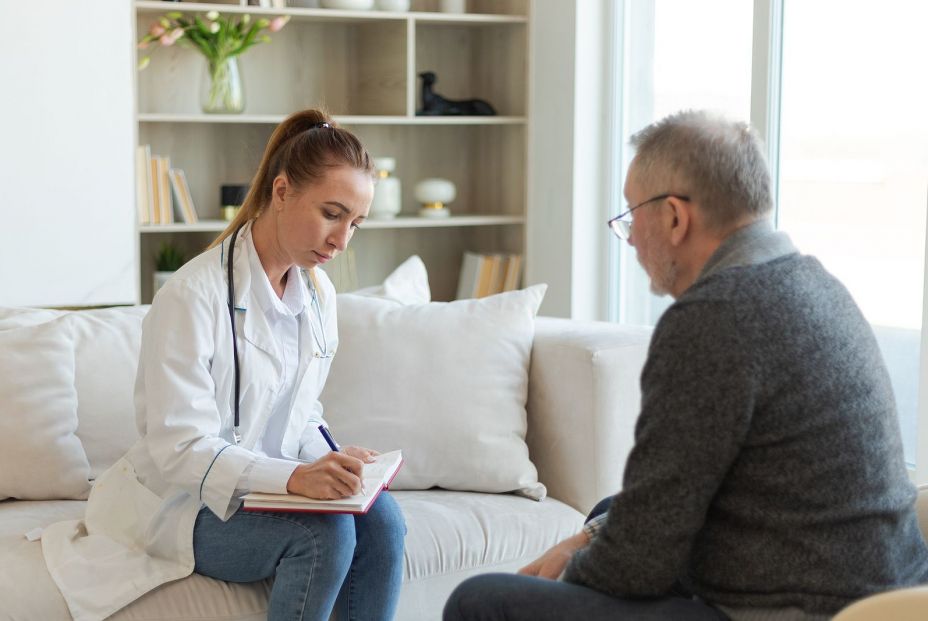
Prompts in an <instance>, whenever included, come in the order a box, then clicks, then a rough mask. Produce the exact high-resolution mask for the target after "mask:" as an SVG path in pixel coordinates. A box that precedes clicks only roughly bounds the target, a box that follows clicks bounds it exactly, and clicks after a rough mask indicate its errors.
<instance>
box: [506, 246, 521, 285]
mask: <svg viewBox="0 0 928 621" xmlns="http://www.w3.org/2000/svg"><path fill="white" fill-rule="evenodd" d="M521 275H522V255H521V254H512V255H509V260H508V261H507V262H506V276H505V278H504V279H503V291H515V290H516V289H518V288H519V277H520V276H521Z"/></svg>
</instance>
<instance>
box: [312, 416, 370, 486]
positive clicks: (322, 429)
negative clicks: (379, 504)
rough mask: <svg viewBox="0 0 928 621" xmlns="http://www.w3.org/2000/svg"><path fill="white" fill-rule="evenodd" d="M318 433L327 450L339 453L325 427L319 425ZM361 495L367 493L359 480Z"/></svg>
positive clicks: (362, 481) (362, 482) (333, 439)
mask: <svg viewBox="0 0 928 621" xmlns="http://www.w3.org/2000/svg"><path fill="white" fill-rule="evenodd" d="M319 433H321V434H322V437H323V438H325V443H326V444H328V445H329V448H330V449H332V451H334V452H336V453H338V452H340V451H341V449H339V448H338V444H336V443H335V438H333V437H332V434H331V433H329V430H328V429H327V428H326V426H325V425H319ZM361 493H362V494H366V493H367V490H366V489H365V488H364V479H361Z"/></svg>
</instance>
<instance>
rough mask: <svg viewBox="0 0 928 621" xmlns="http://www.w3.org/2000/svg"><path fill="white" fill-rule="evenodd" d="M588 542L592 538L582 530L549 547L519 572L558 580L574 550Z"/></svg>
mask: <svg viewBox="0 0 928 621" xmlns="http://www.w3.org/2000/svg"><path fill="white" fill-rule="evenodd" d="M588 543H590V538H589V537H587V534H586V533H584V532H582V531H581V532H579V533H577V534H576V535H574V536H573V537H569V538H567V539H565V540H564V541H562V542H560V543H559V544H557V545H556V546H554V547H552V548H551V549H549V550H548V551H547V552H545V553H544V554H542V555H541V556H540V557H539V558H538V559H537V560H535V561H534V562H532V563H529V564H528V565H526V566H525V567H523V568H522V569H520V570H519V573H520V574H522V575H524V576H537V577H539V578H548V579H549V580H557V578H558V576H560V575H561V574H562V573H564V568H565V567H567V563H568V561H570V558H571V557H572V556H573V555H574V552H576V551H577V550H579V549H580V548H584V547H586V545H587V544H588Z"/></svg>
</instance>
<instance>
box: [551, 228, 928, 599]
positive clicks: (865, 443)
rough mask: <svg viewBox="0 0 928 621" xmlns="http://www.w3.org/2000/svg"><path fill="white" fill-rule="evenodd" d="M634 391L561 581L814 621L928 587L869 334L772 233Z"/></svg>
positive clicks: (706, 273) (674, 320)
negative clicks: (622, 444) (638, 393)
mask: <svg viewBox="0 0 928 621" xmlns="http://www.w3.org/2000/svg"><path fill="white" fill-rule="evenodd" d="M641 390H642V404H641V415H640V417H639V420H638V423H637V427H636V429H635V446H634V448H633V450H632V452H631V454H630V455H629V458H628V463H627V466H626V470H625V480H624V485H623V489H622V491H621V493H620V494H619V495H617V496H616V498H615V500H614V501H613V503H612V505H611V507H610V509H609V512H608V514H606V515H605V516H604V521H603V523H602V526H601V528H600V530H599V532H598V534H597V536H596V537H595V538H594V539H593V541H592V542H591V544H590V545H589V546H587V547H586V548H585V549H583V550H581V551H580V552H578V553H577V554H575V555H574V558H573V559H572V561H571V562H570V564H569V565H568V568H567V572H566V574H565V579H566V580H568V581H570V582H575V583H579V584H584V585H587V586H589V587H592V588H595V589H597V590H600V591H603V592H606V593H610V594H613V595H616V596H625V597H640V596H657V595H661V594H666V593H668V592H670V591H671V590H672V589H673V588H674V587H675V585H682V586H683V587H684V588H685V589H687V590H689V591H690V592H692V593H694V594H696V595H698V596H700V597H702V598H703V599H705V600H707V601H709V602H713V603H716V604H718V605H721V606H727V607H732V608H785V607H790V606H794V607H798V608H801V609H804V610H806V611H808V612H810V613H831V612H834V611H837V610H838V609H840V608H841V607H843V606H845V605H846V604H848V603H849V602H851V601H852V600H855V599H858V598H860V597H863V596H866V595H868V594H872V593H875V592H878V591H883V590H886V589H889V588H892V587H897V586H905V585H912V584H916V583H920V582H926V581H928V550H926V546H925V543H924V541H923V540H922V537H921V535H920V533H919V530H918V524H917V521H916V517H915V512H914V502H915V495H916V492H915V489H914V487H913V485H912V484H911V483H910V482H909V479H908V476H907V474H906V468H905V464H904V462H903V453H902V442H901V439H900V433H899V425H898V422H897V418H896V411H895V403H894V400H893V395H892V390H891V387H890V383H889V377H888V375H887V372H886V368H885V366H884V364H883V361H882V358H881V355H880V352H879V350H878V349H877V344H876V340H875V338H874V335H873V331H872V330H871V328H870V325H869V324H868V323H867V321H866V320H865V319H864V317H863V316H862V315H861V313H860V311H859V309H858V308H857V306H856V305H855V304H854V301H853V300H852V299H851V296H850V294H849V293H848V292H847V290H846V289H845V288H844V287H843V286H842V285H841V284H840V283H839V282H838V281H837V280H836V279H835V278H834V277H832V276H831V275H830V274H828V272H826V271H825V269H824V268H823V267H822V265H821V264H820V263H819V262H818V261H817V260H816V259H814V258H812V257H808V256H803V255H800V254H798V253H797V252H796V250H795V248H794V247H793V246H792V244H791V243H790V241H789V238H788V237H786V235H784V234H782V233H776V232H774V231H773V230H772V228H771V227H770V225H769V223H767V222H766V221H764V222H758V223H755V224H753V225H751V226H749V227H746V228H744V229H741V230H739V231H737V232H736V233H735V234H733V235H732V236H730V237H729V238H728V239H727V240H726V241H725V242H724V243H723V244H722V246H721V247H720V248H719V249H718V250H717V251H716V252H715V254H714V255H713V256H712V257H711V258H710V260H709V262H708V263H707V265H706V266H705V267H704V269H703V272H702V274H701V275H700V277H699V279H698V280H697V281H696V282H695V283H694V284H693V286H691V287H690V288H689V289H688V290H687V291H686V292H685V293H684V294H683V295H682V296H680V299H679V300H677V301H676V303H674V304H673V305H672V306H671V307H670V308H668V309H667V311H666V312H665V313H664V315H663V316H662V317H661V319H660V321H659V323H658V325H657V327H656V328H655V331H654V335H653V338H652V341H651V346H650V351H649V355H648V360H647V363H646V364H645V367H644V370H643V372H642V376H641Z"/></svg>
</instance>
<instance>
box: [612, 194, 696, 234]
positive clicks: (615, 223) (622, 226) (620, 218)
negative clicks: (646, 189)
mask: <svg viewBox="0 0 928 621" xmlns="http://www.w3.org/2000/svg"><path fill="white" fill-rule="evenodd" d="M665 198H676V199H679V200H681V201H689V200H690V197H689V196H684V195H682V194H674V193H673V192H669V193H667V194H659V195H657V196H655V197H653V198H649V199H648V200H646V201H641V202H640V203H638V204H637V205H635V206H634V207H632V208H630V209H629V210H628V211H625V212H623V213H620V214H619V215H617V216H616V217H614V218H613V219H612V220H609V222H607V223H606V224H608V225H609V228H610V229H612V232H613V233H615V235H616V237H618V238H619V239H625V240H627V239H628V238H629V237H631V234H632V221H631V220H630V219H629V220H626V218H628V216H630V215H631V213H632V212H633V211H635V210H636V209H638V208H639V207H644V206H645V205H647V204H648V203H653V202H654V201H662V200H664V199H665Z"/></svg>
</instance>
